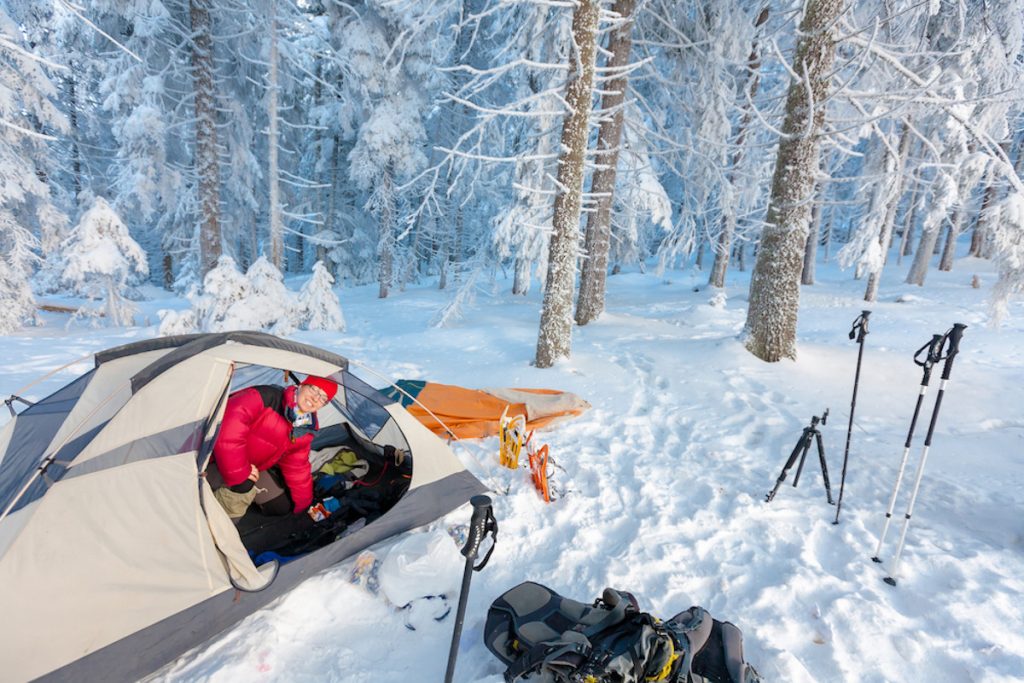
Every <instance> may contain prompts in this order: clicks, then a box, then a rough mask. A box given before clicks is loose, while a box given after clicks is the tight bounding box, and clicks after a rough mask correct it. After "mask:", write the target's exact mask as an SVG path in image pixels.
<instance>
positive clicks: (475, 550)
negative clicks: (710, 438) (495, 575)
mask: <svg viewBox="0 0 1024 683" xmlns="http://www.w3.org/2000/svg"><path fill="white" fill-rule="evenodd" d="M469 504H470V505H472V506H473V516H472V517H471V518H470V520H469V533H468V534H467V536H466V545H464V546H462V551H461V552H462V556H463V557H465V558H466V559H467V560H470V561H473V560H475V559H476V558H477V556H478V555H479V554H480V544H481V543H483V540H484V537H485V536H486V535H487V533H488V532H491V533H492V534H493V535H494V536H495V537H497V532H498V524H497V521H496V520H495V519H494V512H493V510H492V508H491V499H490V497H489V496H483V495H480V496H473V497H472V498H470V499H469ZM492 550H493V547H492ZM487 555H488V558H489V557H490V552H488V553H487ZM484 562H486V559H485V560H484ZM474 569H477V568H476V567H474ZM479 569H483V566H482V565H481V566H480V567H479ZM479 569H477V570H478V571H479Z"/></svg>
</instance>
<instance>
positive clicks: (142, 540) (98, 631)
mask: <svg viewBox="0 0 1024 683" xmlns="http://www.w3.org/2000/svg"><path fill="white" fill-rule="evenodd" d="M95 363H96V365H95V368H94V369H92V370H90V371H89V372H88V373H86V374H85V375H83V376H82V377H80V378H79V379H77V380H75V381H73V382H70V383H69V384H68V385H67V386H65V387H63V388H62V389H60V390H58V391H57V392H55V393H54V394H53V395H51V396H49V397H47V398H44V399H43V400H41V401H39V402H38V403H36V404H35V405H33V406H30V407H29V408H26V409H25V410H23V411H22V412H21V413H20V414H19V415H17V416H16V417H14V418H13V419H12V420H11V422H9V423H8V424H7V425H6V426H5V427H4V429H3V431H2V432H0V458H2V459H0V503H2V506H0V613H2V614H5V615H17V617H16V618H14V619H9V620H8V621H7V623H6V625H5V626H4V627H2V632H0V671H2V672H3V676H2V677H3V679H4V680H5V681H28V680H52V681H71V680H134V679H137V678H139V677H142V676H145V675H147V674H149V673H150V672H152V671H154V670H156V669H158V668H159V667H161V666H163V665H164V664H166V663H168V662H170V661H172V660H173V659H174V658H176V657H178V656H179V655H181V654H182V653H184V652H185V651H187V650H188V649H190V648H193V647H195V646H197V645H199V644H201V643H203V642H205V641H206V640H208V639H210V638H211V637H213V636H215V635H216V634H217V633H219V632H221V631H223V630H224V629H226V628H228V627H230V626H231V625H233V624H235V623H236V622H238V621H239V620H240V619H242V618H243V617H245V616H247V615H248V614H251V613H252V612H254V611H256V610H257V609H259V608H261V607H263V606H265V605H266V604H267V603H269V602H270V601H271V600H273V599H274V598H276V597H278V596H279V595H281V594H283V593H284V592H286V591H287V590H289V589H290V588H292V587H293V586H295V585H296V584H297V583H298V582H299V581H301V580H303V579H304V578H306V577H308V576H310V575H311V574H313V573H315V572H317V571H320V570H321V569H323V568H325V567H327V566H330V565H331V564H334V563H336V562H338V561H340V560H342V559H344V558H346V557H348V556H350V555H352V554H354V553H356V552H358V551H360V550H362V549H363V548H365V547H367V546H369V545H371V544H373V543H376V542H379V541H381V540H383V539H386V538H388V537H390V536H392V535H394V534H397V533H401V532H403V531H407V530H409V529H411V528H414V527H416V526H420V525H423V524H426V523H429V522H431V521H433V520H435V519H437V518H438V517H440V516H442V515H444V514H446V513H448V512H450V511H451V510H453V509H455V508H456V507H458V506H459V505H461V504H463V503H465V502H466V501H468V500H469V498H470V497H472V496H473V495H476V494H478V493H482V492H483V491H484V490H485V489H484V487H483V485H482V484H481V483H480V482H479V481H478V480H477V479H476V478H475V477H473V475H472V474H470V473H469V472H467V471H466V470H465V468H464V467H463V466H462V464H461V463H460V462H459V461H458V459H457V458H456V457H455V455H454V453H452V451H451V449H450V448H449V447H448V445H447V444H445V443H444V442H443V441H442V440H440V439H439V438H438V437H436V436H435V435H433V434H432V433H430V432H429V430H427V429H426V428H425V427H423V426H422V425H421V424H420V423H419V422H418V421H417V420H416V419H415V418H413V417H412V416H410V415H409V414H408V413H407V412H406V411H405V409H404V408H402V407H401V406H400V405H399V404H397V403H394V402H392V401H391V400H390V399H387V398H386V397H385V396H383V395H382V394H381V393H380V392H378V391H377V390H376V389H373V388H372V387H370V386H369V385H366V384H365V383H363V382H362V381H360V380H358V379H357V378H356V377H354V376H353V375H351V374H350V373H349V372H348V361H347V359H345V358H344V357H343V356H340V355H338V354H335V353H331V352H329V351H325V350H322V349H316V348H314V347H310V346H307V345H304V344H299V343H296V342H292V341H289V340H284V339H279V338H277V337H274V336H272V335H268V334H263V333H259V332H230V333H224V334H211V335H185V336H179V337H168V338H162V339H153V340H146V341H141V342H136V343H133V344H128V345H125V346H121V347H117V348H115V349H109V350H107V351H104V352H101V353H98V354H96V356H95ZM278 372H280V373H281V374H280V375H279V376H280V377H282V378H283V377H285V376H286V375H291V376H298V377H301V376H305V375H310V374H316V375H322V376H330V377H333V378H334V379H335V380H336V381H339V383H341V384H342V387H343V388H344V391H339V392H338V394H339V395H338V397H337V399H336V401H335V402H334V403H332V404H331V405H330V406H328V407H327V408H325V409H324V410H322V411H321V415H320V418H321V427H322V430H327V429H331V428H333V429H344V430H347V431H349V432H351V434H352V435H353V436H354V437H356V438H358V439H359V440H360V441H362V442H364V443H366V444H373V445H375V446H379V447H382V446H384V445H394V446H396V447H400V448H403V449H404V450H407V451H408V453H409V455H410V456H411V458H412V464H413V469H412V479H411V483H410V486H409V490H408V492H407V493H406V494H405V495H404V496H403V497H402V498H401V499H400V500H399V501H398V503H397V504H396V505H395V506H394V507H393V508H392V509H391V510H389V511H388V512H387V513H385V514H384V515H383V516H382V517H380V518H379V519H376V520H374V521H373V522H372V523H370V524H367V525H366V526H364V527H362V528H361V529H358V530H357V531H354V532H352V533H350V534H348V535H343V536H342V537H341V538H339V539H338V540H336V541H335V542H333V543H331V544H330V545H327V546H325V547H322V548H320V549H319V550H315V551H313V552H310V553H308V554H306V555H303V556H301V557H299V558H297V559H295V560H293V561H291V562H289V563H287V564H284V565H282V566H281V567H280V569H279V570H278V571H277V573H276V575H275V574H274V573H273V566H272V565H264V566H263V567H256V566H254V565H253V564H252V560H251V559H250V558H249V555H248V554H247V553H246V551H245V548H244V546H243V545H242V543H241V540H240V538H239V537H238V532H237V530H236V529H235V527H234V526H233V525H232V524H231V522H230V520H229V519H228V518H227V515H226V513H225V512H224V511H223V509H222V508H221V507H220V506H219V505H218V504H217V503H216V501H215V500H214V498H213V495H212V493H211V492H210V487H209V486H208V485H207V484H206V482H205V478H204V476H203V468H204V466H205V463H206V461H207V459H208V457H209V453H210V449H211V446H212V443H213V439H214V437H215V435H216V433H217V429H218V428H219V423H220V420H221V419H222V416H223V411H224V404H225V398H226V396H227V394H228V393H229V392H230V391H233V390H235V389H237V388H239V386H246V385H250V384H249V383H250V382H252V381H256V379H257V378H266V377H268V376H269V377H273V376H274V375H275V374H276V373H278ZM350 389H351V390H350ZM335 425H336V426H335ZM271 578H272V579H273V580H272V581H271V582H270V583H269V585H266V583H267V581H268V580H270V579H271ZM239 589H241V590H239ZM257 589H259V590H258V592H248V591H253V590H257ZM97 614H102V615H103V619H101V620H97V619H96V615H97Z"/></svg>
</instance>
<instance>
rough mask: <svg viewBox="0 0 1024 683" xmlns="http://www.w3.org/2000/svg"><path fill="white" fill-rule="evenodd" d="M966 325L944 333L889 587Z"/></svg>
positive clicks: (897, 562) (888, 582) (900, 552)
mask: <svg viewBox="0 0 1024 683" xmlns="http://www.w3.org/2000/svg"><path fill="white" fill-rule="evenodd" d="M966 327H967V325H963V324H961V323H956V324H954V325H953V329H951V330H950V331H949V332H947V333H946V336H945V339H946V342H947V344H948V347H947V350H946V355H945V359H946V364H945V365H943V366H942V378H941V381H940V382H939V393H938V394H937V395H936V396H935V407H934V408H932V417H931V420H930V421H929V422H928V434H927V435H926V436H925V437H924V448H923V449H922V451H921V462H919V463H918V464H917V474H916V475H915V477H914V488H913V490H912V491H911V493H910V502H909V503H907V512H906V515H904V518H903V529H902V530H901V531H900V540H899V543H897V544H896V555H895V556H893V558H892V570H891V571H892V573H891V574H890V575H889V576H887V577H886V578H885V579H884V580H885V582H886V583H887V584H889V585H890V586H895V585H896V576H897V574H898V573H899V568H900V555H902V554H903V544H904V542H905V541H906V540H907V529H908V528H909V527H910V517H911V515H913V514H914V502H915V501H916V500H917V492H918V489H920V488H921V478H922V477H923V476H924V465H925V462H926V461H927V460H928V449H929V448H930V447H931V445H932V436H933V435H934V434H935V421H936V420H937V419H938V417H939V408H941V407H942V396H943V395H944V394H945V393H946V384H948V383H949V373H950V372H951V371H952V370H953V359H954V358H956V354H957V353H958V352H959V351H960V338H961V337H962V336H963V334H964V329H965V328H966Z"/></svg>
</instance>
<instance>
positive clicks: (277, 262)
mask: <svg viewBox="0 0 1024 683" xmlns="http://www.w3.org/2000/svg"><path fill="white" fill-rule="evenodd" d="M267 122H268V125H267V183H268V184H269V187H268V195H267V196H268V206H267V210H268V212H269V214H270V262H271V263H273V264H274V267H276V268H277V269H278V270H280V271H281V272H282V273H283V272H284V220H283V218H282V216H281V194H280V192H281V186H280V183H279V179H280V178H279V176H280V171H279V169H278V165H277V138H278V134H277V3H276V2H274V0H271V2H270V68H269V70H268V72H267Z"/></svg>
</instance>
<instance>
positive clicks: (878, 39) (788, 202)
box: [0, 0, 1024, 367]
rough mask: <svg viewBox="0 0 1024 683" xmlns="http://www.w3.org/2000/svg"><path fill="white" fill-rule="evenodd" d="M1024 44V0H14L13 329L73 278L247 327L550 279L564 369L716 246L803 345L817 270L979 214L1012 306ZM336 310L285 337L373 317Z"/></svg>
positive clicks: (922, 257) (776, 353)
mask: <svg viewBox="0 0 1024 683" xmlns="http://www.w3.org/2000/svg"><path fill="white" fill-rule="evenodd" d="M1022 37H1024V1H1021V0H1002V1H998V2H977V1H969V2H962V1H950V0H930V1H928V2H917V1H912V2H900V1H897V0H877V1H868V2H856V3H851V2H844V1H843V0H802V1H799V2H785V1H782V2H779V1H765V0H757V1H756V2H751V1H747V0H729V1H719V0H716V1H714V2H710V1H709V2H702V1H699V0H615V1H614V2H608V1H606V0H578V1H576V2H560V1H549V0H545V1H543V2H541V1H528V2H518V1H509V0H431V1H427V0H419V1H416V2H412V1H409V0H383V1H379V0H370V1H367V2H362V1H357V2H352V3H347V2H346V3H343V2H338V1H333V0H322V1H321V0H312V1H308V0H298V1H293V0H260V1H259V2H256V3H249V2H240V1H236V0H181V1H179V0H78V1H77V2H72V1H71V0H48V1H46V2H37V1H32V2H29V1H17V0H6V1H5V2H2V3H0V123H2V126H0V301H2V302H3V304H4V305H3V306H2V307H0V332H4V333H7V332H11V331H13V330H15V329H17V328H19V327H21V326H23V325H25V324H30V323H32V322H33V321H34V320H36V318H37V306H38V304H39V301H38V297H39V296H40V295H45V294H47V293H51V292H62V293H68V292H73V293H76V294H78V295H80V296H82V297H85V299H86V300H88V301H89V302H91V303H88V304H87V305H84V306H83V307H82V308H80V309H78V311H77V312H76V313H77V315H76V319H80V318H83V317H85V318H89V319H91V320H92V321H93V322H97V323H100V322H106V323H110V324H119V323H123V322H126V321H130V319H131V313H132V303H131V300H132V299H133V298H136V297H138V296H140V295H139V290H138V289H137V287H138V285H140V284H142V283H143V282H146V281H147V280H148V281H150V282H152V283H156V284H159V285H162V286H163V287H165V288H167V289H169V290H174V291H176V292H178V293H179V294H181V295H184V296H187V297H188V298H189V300H190V301H192V302H193V304H194V311H193V312H191V313H190V314H189V315H185V316H181V315H178V314H176V313H170V314H168V319H166V320H164V324H163V325H162V326H161V331H162V332H164V333H170V332H183V331H188V330H191V329H218V326H219V328H221V329H223V328H224V327H230V326H231V324H232V319H231V316H230V315H228V314H227V313H226V312H225V311H226V306H227V304H226V303H225V302H227V303H230V300H232V299H233V300H235V301H237V300H238V299H240V298H244V296H245V295H246V292H248V293H249V294H252V293H253V292H256V290H259V291H260V292H262V295H263V297H264V299H267V298H268V297H269V298H270V299H273V298H274V297H273V293H274V292H275V291H277V292H279V291H280V289H281V288H283V287H284V285H283V278H284V277H285V276H288V275H289V274H298V273H315V274H316V277H314V278H311V280H310V287H309V290H310V291H307V296H306V297H304V300H310V299H317V300H318V301H320V300H322V299H323V298H324V296H325V295H324V292H325V291H327V292H329V291H331V285H332V284H336V285H341V286H342V287H344V286H350V285H361V284H366V283H368V282H376V283H377V284H378V286H379V296H380V297H382V298H383V297H388V296H394V295H395V294H396V292H401V290H402V289H403V287H405V286H406V285H408V284H409V283H412V282H421V281H424V280H433V281H436V282H437V285H438V286H439V287H440V288H442V289H446V290H449V291H450V296H449V298H448V303H447V305H446V306H445V307H443V308H442V309H441V310H439V311H438V312H437V315H436V316H435V318H434V320H433V322H434V324H441V325H443V324H445V323H446V322H449V321H451V320H453V319H456V318H457V317H458V316H460V315H462V314H464V312H465V309H466V305H467V303H468V302H469V301H471V300H472V297H473V295H474V293H475V291H476V290H478V288H479V287H481V286H482V285H483V284H484V283H486V282H487V281H488V280H491V281H494V278H495V275H496V274H498V273H501V272H505V273H511V274H512V275H513V277H512V278H511V279H512V283H513V284H512V286H513V290H514V292H516V293H526V292H527V291H528V290H529V288H530V287H533V286H537V285H538V284H539V285H542V286H543V287H544V297H543V304H542V311H541V318H540V328H539V333H538V344H537V354H536V358H535V363H536V365H538V366H539V367H547V366H549V365H551V364H552V363H553V362H555V361H556V360H557V359H559V358H562V357H566V356H568V355H569V354H570V352H571V336H572V333H571V330H572V327H573V325H574V324H577V325H585V324H587V323H588V322H589V321H591V320H593V319H594V318H595V317H596V316H598V315H600V313H601V311H602V310H603V305H604V292H605V278H606V276H607V274H608V273H609V272H615V271H616V270H617V269H619V268H621V267H622V266H624V265H632V264H640V265H641V267H647V266H650V265H651V264H655V267H664V266H672V267H678V266H683V265H687V264H690V265H694V266H696V267H698V268H702V269H706V270H707V272H708V274H709V275H708V282H709V284H710V285H711V286H715V287H722V286H723V284H724V282H725V278H726V276H727V273H728V270H729V269H730V268H737V269H741V270H742V269H747V268H752V269H753V273H752V276H751V287H750V302H749V307H748V311H747V319H746V324H745V340H746V347H747V348H748V349H749V350H750V351H751V352H752V353H754V354H755V355H756V356H758V357H759V358H762V359H764V360H767V361H776V360H779V359H781V358H787V357H794V356H795V353H796V316H797V312H798V308H799V290H800V287H801V285H803V286H808V285H812V284H813V282H814V267H815V263H816V261H818V260H820V259H824V260H829V259H833V258H834V259H838V260H839V262H840V263H841V264H842V265H844V266H849V267H851V268H852V271H853V275H854V276H855V277H858V278H861V277H862V278H864V286H865V294H864V298H865V300H866V301H869V302H870V301H873V300H875V299H876V298H877V297H878V284H879V281H880V277H879V276H880V274H881V272H882V270H883V268H895V267H905V268H907V271H908V272H907V275H906V280H907V282H910V283H915V284H919V285H924V284H925V279H926V277H927V274H928V269H929V268H930V267H931V263H932V260H933V259H932V256H933V254H940V255H941V256H940V258H939V260H938V268H940V269H942V270H948V269H951V268H952V267H953V265H954V259H953V256H954V253H955V247H956V243H957V239H958V237H960V236H961V235H968V234H969V235H970V247H969V253H970V255H972V256H979V257H982V258H986V259H994V260H995V261H996V265H997V269H998V272H999V278H998V283H997V284H996V285H995V287H994V289H993V293H992V297H991V303H992V311H991V320H992V321H993V322H998V320H999V318H1000V317H1001V315H1003V313H1005V311H1006V304H1007V301H1008V300H1009V298H1010V297H1011V296H1013V295H1014V293H1015V292H1019V291H1020V289H1021V287H1022V283H1024V202H1022V197H1024V185H1022V182H1021V179H1020V170H1021V167H1022V165H1024V134H1022V127H1021V102H1022V97H1021V92H1022V91H1021V72H1022V59H1021V57H1022V54H1021V48H1022ZM965 239H966V237H965ZM819 249H820V250H821V251H822V252H823V254H819V253H818V250H819ZM316 264H320V265H319V266H317V265H316ZM242 272H247V273H248V278H246V277H244V276H243V275H242ZM577 278H578V279H579V285H578V292H577V284H576V283H577ZM275 288H277V289H275ZM330 298H331V297H330V295H327V296H326V299H327V301H326V302H323V301H321V304H318V305H319V309H318V310H312V309H310V308H309V307H308V306H307V307H306V309H305V310H304V311H297V312H293V313H292V314H290V315H291V318H290V319H289V320H282V319H280V318H281V316H282V315H283V314H281V313H280V312H279V311H273V310H271V311H269V313H268V315H269V317H268V318H267V319H265V320H262V321H260V322H259V325H260V326H263V327H265V328H268V329H272V330H275V331H277V332H281V333H286V332H287V331H288V330H289V329H294V327H296V326H299V325H301V326H307V327H310V326H312V327H316V326H321V327H323V326H334V327H342V326H343V325H344V321H343V316H342V315H341V309H340V308H339V307H337V306H336V305H334V304H333V302H331V301H330ZM269 308H273V307H269ZM278 308H280V307H278ZM235 322H237V319H236V321H235Z"/></svg>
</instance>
